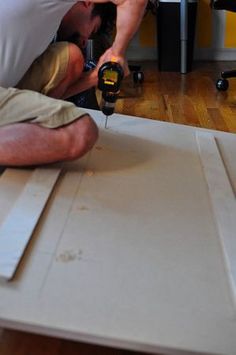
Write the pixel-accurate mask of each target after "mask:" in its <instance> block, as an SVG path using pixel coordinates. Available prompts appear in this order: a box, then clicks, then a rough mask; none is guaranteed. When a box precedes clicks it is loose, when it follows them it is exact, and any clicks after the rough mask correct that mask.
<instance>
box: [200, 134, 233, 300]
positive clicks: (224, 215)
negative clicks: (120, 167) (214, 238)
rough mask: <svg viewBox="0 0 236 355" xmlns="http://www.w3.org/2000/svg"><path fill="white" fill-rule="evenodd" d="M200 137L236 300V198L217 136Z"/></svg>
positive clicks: (202, 156)
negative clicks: (219, 148)
mask: <svg viewBox="0 0 236 355" xmlns="http://www.w3.org/2000/svg"><path fill="white" fill-rule="evenodd" d="M196 137H197V142H198V147H199V153H200V158H201V162H202V165H203V170H204V173H205V177H206V180H207V184H208V187H209V193H210V198H211V201H212V206H213V210H214V214H215V220H216V224H217V226H218V230H219V234H220V238H221V243H222V247H223V251H224V255H225V260H226V265H227V271H228V276H229V279H230V284H231V287H232V291H233V295H234V302H235V303H236V199H235V195H234V191H233V189H232V186H231V183H230V181H229V179H228V175H227V173H226V171H225V167H224V163H223V161H222V159H221V156H220V152H219V150H218V147H217V144H216V141H215V138H214V136H213V135H212V134H209V133H202V132H197V133H196Z"/></svg>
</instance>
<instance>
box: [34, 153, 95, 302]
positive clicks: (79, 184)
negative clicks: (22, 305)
mask: <svg viewBox="0 0 236 355" xmlns="http://www.w3.org/2000/svg"><path fill="white" fill-rule="evenodd" d="M92 152H93V149H92V150H91V151H90V152H89V153H88V157H87V161H86V164H85V166H84V169H83V171H82V173H81V174H80V178H79V182H78V186H77V188H76V190H75V193H74V196H73V198H72V199H71V204H70V207H69V209H68V213H67V216H66V219H65V223H64V225H63V228H62V230H61V233H60V236H59V238H58V240H57V243H56V246H55V249H54V252H53V253H52V254H51V255H52V257H51V260H50V262H49V264H48V267H47V270H46V272H45V276H44V278H43V280H42V284H41V286H40V288H39V295H40V296H41V294H42V292H43V289H44V287H45V284H46V282H47V278H48V275H49V270H50V269H51V267H52V263H53V261H54V258H55V255H56V252H57V249H58V246H59V244H60V242H61V238H62V236H63V234H64V231H65V228H66V226H67V223H68V219H69V215H70V211H71V209H72V206H73V204H74V201H75V198H76V196H77V193H78V191H79V189H80V186H81V183H82V180H83V177H84V173H85V170H86V168H87V166H88V164H89V161H90V158H91V155H92ZM62 169H63V168H62Z"/></svg>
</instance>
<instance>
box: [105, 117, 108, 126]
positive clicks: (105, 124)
mask: <svg viewBox="0 0 236 355" xmlns="http://www.w3.org/2000/svg"><path fill="white" fill-rule="evenodd" d="M107 120H108V116H106V121H105V128H107Z"/></svg>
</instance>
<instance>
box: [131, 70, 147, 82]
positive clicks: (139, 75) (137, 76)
mask: <svg viewBox="0 0 236 355" xmlns="http://www.w3.org/2000/svg"><path fill="white" fill-rule="evenodd" d="M133 81H134V83H135V84H142V83H143V81H144V74H143V72H142V71H135V72H134V73H133Z"/></svg>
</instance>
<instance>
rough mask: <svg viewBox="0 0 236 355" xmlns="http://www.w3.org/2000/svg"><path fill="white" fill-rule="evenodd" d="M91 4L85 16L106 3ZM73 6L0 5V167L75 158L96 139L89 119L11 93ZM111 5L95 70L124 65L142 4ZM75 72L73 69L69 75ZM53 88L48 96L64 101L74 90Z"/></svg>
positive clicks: (54, 103)
mask: <svg viewBox="0 0 236 355" xmlns="http://www.w3.org/2000/svg"><path fill="white" fill-rule="evenodd" d="M91 2H92V4H91V5H88V6H87V9H89V11H90V15H91V10H92V8H93V6H94V5H93V4H95V3H101V2H106V1H104V0H92V1H91ZM77 3H78V1H77V0H50V1H47V0H37V1H35V0H8V1H7V2H0V65H1V71H0V86H1V88H0V165H8V166H10V165H14V166H25V165H34V164H45V163H51V162H55V161H60V160H71V159H76V158H79V157H81V156H82V155H83V154H85V153H86V152H87V151H88V150H89V149H91V148H92V146H93V145H94V143H95V141H96V139H97V136H98V131H97V127H96V125H95V123H94V121H93V120H92V118H91V117H90V116H89V115H88V114H86V113H85V112H84V111H82V110H80V109H79V108H77V107H75V106H74V105H73V104H71V103H69V102H65V101H60V100H56V99H54V98H49V97H46V96H45V95H42V94H40V93H37V92H34V91H27V90H22V89H16V88H14V87H16V86H17V84H18V83H19V86H20V84H21V83H20V82H21V80H22V78H23V77H24V76H25V75H26V72H27V71H28V69H29V68H30V66H31V65H32V63H33V62H34V61H35V60H36V58H39V57H40V55H41V54H42V53H43V52H45V50H46V48H47V47H48V45H49V43H50V42H51V40H52V38H53V37H54V35H55V33H56V32H57V30H58V28H59V25H60V23H61V20H62V19H63V17H64V16H65V15H66V13H68V11H69V10H70V9H72V8H73V6H75V5H76V4H77ZM113 3H114V4H115V5H116V7H117V19H116V30H117V32H116V36H115V39H114V42H113V44H112V46H111V47H110V48H109V49H108V50H107V51H106V52H105V53H104V54H103V55H102V57H101V58H100V60H99V63H98V68H99V66H100V65H101V64H102V63H104V62H106V61H109V60H111V59H112V58H113V57H114V56H115V57H116V59H117V60H118V61H119V63H120V64H121V65H123V66H124V64H125V59H124V57H125V51H126V48H127V46H128V43H129V41H130V39H131V38H132V36H133V34H134V33H135V32H136V30H137V28H138V26H139V24H140V22H141V19H142V16H143V12H144V9H145V5H146V0H113ZM87 4H90V3H87ZM90 6H91V9H90ZM86 14H87V12H86ZM96 25H97V24H96ZM73 48H75V47H73ZM71 68H72V66H71ZM77 69H78V68H76V66H75V67H74V70H77ZM75 77H78V73H76V75H75ZM64 78H65V77H64ZM62 79H63V75H62ZM92 79H93V80H94V78H92ZM57 84H58V86H55V83H54V87H52V88H50V87H49V89H48V90H49V91H48V93H49V94H50V96H53V97H64V96H67V95H68V96H69V94H70V92H68V90H71V92H72V91H73V90H74V88H73V87H72V88H71V84H70V85H69V86H67V85H65V86H63V90H64V88H65V87H66V91H65V92H64V93H63V92H58V91H57V92H53V90H54V89H55V88H56V89H57V90H58V87H59V86H60V85H59V84H62V81H59V82H58V83H57ZM74 85H77V83H73V86H74ZM72 89H73V90H72ZM76 90H77V92H78V87H77V89H76ZM80 90H82V89H81V88H80ZM50 91H51V92H50Z"/></svg>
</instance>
